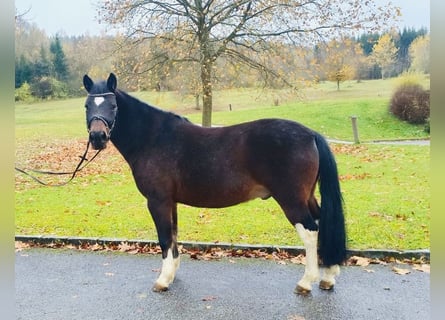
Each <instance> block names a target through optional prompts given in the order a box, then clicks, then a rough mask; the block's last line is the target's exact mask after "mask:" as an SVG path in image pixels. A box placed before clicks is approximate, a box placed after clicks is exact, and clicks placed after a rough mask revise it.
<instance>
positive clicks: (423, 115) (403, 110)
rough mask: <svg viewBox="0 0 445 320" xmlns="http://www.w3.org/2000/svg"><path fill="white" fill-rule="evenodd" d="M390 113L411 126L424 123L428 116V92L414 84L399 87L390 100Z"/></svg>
mask: <svg viewBox="0 0 445 320" xmlns="http://www.w3.org/2000/svg"><path fill="white" fill-rule="evenodd" d="M390 112H391V113H392V114H394V115H395V116H396V117H398V118H399V119H401V120H404V121H407V122H409V123H412V124H421V123H425V122H426V121H427V119H428V118H429V116H430V92H429V90H423V88H422V86H421V85H419V84H415V83H404V84H402V85H400V86H399V87H398V88H397V89H396V91H395V92H394V94H393V96H392V98H391V104H390Z"/></svg>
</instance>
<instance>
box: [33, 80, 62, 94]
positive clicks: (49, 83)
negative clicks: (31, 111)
mask: <svg viewBox="0 0 445 320" xmlns="http://www.w3.org/2000/svg"><path fill="white" fill-rule="evenodd" d="M32 93H33V95H34V96H36V97H38V98H41V99H48V98H59V99H60V98H66V97H67V96H68V90H67V88H66V85H65V84H64V83H63V82H60V81H59V80H57V79H55V78H52V77H42V78H40V79H39V80H37V81H36V82H34V83H33V85H32Z"/></svg>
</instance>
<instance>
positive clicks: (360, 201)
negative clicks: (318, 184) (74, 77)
mask: <svg viewBox="0 0 445 320" xmlns="http://www.w3.org/2000/svg"><path fill="white" fill-rule="evenodd" d="M328 85H329V84H323V85H321V86H320V87H321V88H317V89H316V88H312V89H309V90H308V92H307V96H310V95H314V96H315V94H314V92H313V91H316V90H319V91H320V90H321V91H323V90H324V91H323V92H324V95H321V94H320V96H321V97H320V99H317V100H315V99H313V98H307V100H306V101H303V102H302V101H299V100H297V101H287V102H286V104H283V105H281V106H279V107H271V106H270V105H269V106H268V105H267V103H266V102H264V103H263V104H260V103H258V104H255V106H254V107H252V106H251V105H249V104H248V103H247V102H248V100H249V99H248V97H249V96H253V95H256V94H257V93H255V92H252V91H250V92H249V91H247V90H239V91H236V90H232V91H228V92H226V93H225V94H226V95H227V96H228V97H230V98H227V101H229V99H230V100H231V101H235V100H236V101H238V102H237V105H238V104H239V105H240V107H236V109H235V111H232V112H228V111H226V112H222V111H219V112H215V115H214V122H215V123H221V124H230V123H235V122H241V121H248V120H252V119H255V118H260V117H271V116H273V117H286V118H291V119H299V121H300V122H303V123H305V124H307V125H308V126H310V127H312V128H314V129H317V130H320V131H321V132H323V133H325V134H326V135H327V136H329V137H333V138H339V139H348V140H351V137H350V136H351V135H352V133H349V131H350V130H351V129H350V124H348V116H349V115H350V114H351V112H357V114H358V112H360V114H358V116H359V121H360V122H359V128H360V135H361V138H362V139H365V140H372V139H388V138H397V139H401V138H412V137H426V134H425V133H423V132H422V130H421V128H420V127H416V126H410V125H407V124H404V123H400V122H398V121H397V120H395V119H393V118H392V117H391V116H390V115H388V114H387V112H386V103H387V101H388V97H386V98H385V97H383V96H380V97H374V98H372V97H370V95H371V94H372V90H371V89H370V88H369V87H372V86H374V87H375V88H386V87H387V86H385V85H382V83H381V81H376V82H375V83H374V82H372V83H369V84H368V85H367V87H366V89H367V92H368V93H367V94H365V93H363V92H361V91H360V90H358V89H357V92H358V93H356V94H354V89H353V88H350V91H348V90H345V91H344V92H342V91H340V92H336V91H329V90H330V89H329V88H328V89H329V90H328V89H326V87H327V86H328ZM353 85H355V84H354V83H351V86H353ZM358 85H360V84H358ZM311 90H312V91H311ZM363 90H364V89H363ZM376 90H378V89H376ZM237 92H239V95H238V96H237V95H236V93H237ZM153 94H154V95H156V94H155V93H140V94H139V93H138V95H141V96H144V95H147V96H148V95H153ZM333 95H335V97H332V96H333ZM385 95H387V94H385ZM362 96H364V97H362ZM166 97H168V98H169V99H171V101H174V100H175V96H174V95H173V94H171V93H165V95H164V98H163V99H166ZM143 99H144V100H146V101H150V99H147V98H143ZM311 99H312V101H311ZM176 101H179V100H176ZM227 101H226V102H227ZM250 101H252V100H250ZM385 101H386V102H385ZM83 102H84V99H72V100H66V101H52V102H44V103H37V104H32V105H17V106H16V143H17V148H16V158H17V161H18V162H20V163H23V164H24V165H27V166H28V167H36V166H37V167H46V168H48V167H53V166H55V165H56V163H55V162H54V161H55V160H54V159H58V161H59V162H60V166H61V167H62V168H65V166H68V167H69V166H74V165H75V163H76V162H77V160H76V158H77V155H78V154H81V153H82V148H83V146H84V145H83V142H84V141H85V139H86V130H85V123H84V111H83ZM242 103H245V105H243V107H241V104H242ZM185 104H186V103H185V102H184V105H180V101H179V102H178V105H177V107H176V108H177V109H178V110H179V109H181V110H182V112H184V113H190V112H191V110H190V109H189V108H188V107H187V106H186V105H185ZM233 106H235V104H233ZM189 116H190V118H191V119H199V114H189ZM343 118H346V120H345V123H346V124H344V125H343V124H342V123H343V120H339V119H343ZM301 119H303V120H304V121H302V120H301ZM348 135H349V136H348ZM348 137H349V138H348ZM331 146H332V149H333V151H334V152H335V155H336V158H337V162H338V166H339V173H340V176H341V185H342V191H343V194H344V199H345V207H346V221H347V228H348V243H349V247H351V248H356V249H365V248H391V249H418V248H428V247H429V223H430V207H429V194H430V189H429V147H425V146H393V145H391V146H390V145H386V146H385V145H370V144H366V145H363V144H362V145H337V144H332V145H331ZM77 159H78V158H77ZM178 211H179V239H180V240H182V241H209V242H214V241H220V242H233V243H250V244H274V245H301V244H302V243H301V241H300V239H298V237H297V235H296V232H295V229H294V228H292V226H291V225H290V224H289V223H288V222H287V220H286V218H285V216H284V214H283V213H282V211H281V209H280V208H279V207H278V205H277V204H276V203H275V202H274V201H273V200H271V199H270V200H265V201H264V200H254V201H250V202H247V203H244V204H241V205H238V206H234V207H230V208H224V209H201V208H192V207H189V206H184V205H180V206H179V207H178ZM16 233H17V234H34V235H35V234H45V235H60V236H62V235H63V236H85V237H117V238H128V239H130V238H131V239H134V238H138V239H156V238H157V236H156V232H155V228H154V225H153V222H152V220H151V217H150V215H149V213H148V211H147V209H146V200H145V198H143V197H142V196H141V195H140V194H139V193H138V191H137V189H136V187H135V185H134V182H133V179H132V177H131V173H130V171H129V169H128V166H127V165H126V164H125V163H124V161H123V159H122V158H121V157H120V155H118V154H117V153H116V152H115V150H114V149H113V148H108V149H107V150H105V152H103V154H101V155H100V156H99V158H98V159H97V160H96V161H95V162H93V163H92V164H91V165H90V166H89V167H88V168H87V169H86V170H85V172H83V173H82V174H81V175H80V176H79V177H78V178H76V179H75V180H74V181H73V182H72V183H71V184H69V185H67V186H65V187H60V188H49V187H40V186H38V185H36V184H35V183H34V182H32V181H29V179H27V178H26V177H23V176H21V175H17V176H16Z"/></svg>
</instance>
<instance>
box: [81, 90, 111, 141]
mask: <svg viewBox="0 0 445 320" xmlns="http://www.w3.org/2000/svg"><path fill="white" fill-rule="evenodd" d="M105 96H116V95H115V94H114V93H113V92H105V93H97V94H93V93H89V94H88V97H95V98H100V97H102V98H104V97H105ZM116 117H117V115H116V116H115V117H114V119H113V122H112V123H111V125H110V124H109V123H108V120H107V119H105V117H103V116H101V115H95V116H92V117H91V119H90V120H89V121H88V124H87V126H88V127H87V130H88V133H90V126H91V122H93V121H94V120H99V121H101V122H102V123H103V124H104V125H105V127H106V129H107V139H109V138H110V136H111V131H113V129H114V125H115V124H116Z"/></svg>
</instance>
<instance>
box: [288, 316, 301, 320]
mask: <svg viewBox="0 0 445 320" xmlns="http://www.w3.org/2000/svg"><path fill="white" fill-rule="evenodd" d="M287 320H305V318H304V317H302V316H299V315H291V316H289V317H287Z"/></svg>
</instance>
